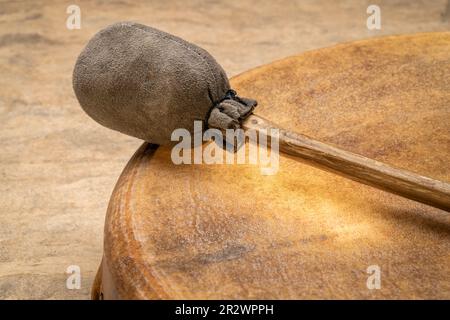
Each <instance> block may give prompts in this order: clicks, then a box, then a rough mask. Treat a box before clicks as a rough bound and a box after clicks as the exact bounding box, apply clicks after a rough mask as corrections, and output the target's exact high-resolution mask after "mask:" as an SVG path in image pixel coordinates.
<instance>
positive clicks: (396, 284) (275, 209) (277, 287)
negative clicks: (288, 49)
mask: <svg viewBox="0 0 450 320" xmlns="http://www.w3.org/2000/svg"><path fill="white" fill-rule="evenodd" d="M232 86H233V88H234V89H236V90H237V91H238V93H239V94H240V95H242V96H246V97H253V98H255V99H257V100H258V102H259V105H258V107H257V108H256V113H258V114H259V115H261V116H263V117H265V118H268V119H270V120H272V121H274V122H276V123H278V124H280V125H281V126H284V127H285V128H287V129H291V130H295V131H298V132H301V133H304V134H306V135H309V136H311V137H314V138H316V139H318V140H322V141H324V142H328V143H332V144H335V145H337V146H339V147H341V148H344V149H346V150H349V151H352V152H355V153H359V154H362V155H365V156H367V157H372V158H374V159H377V160H381V161H385V162H387V163H389V164H392V165H395V166H398V167H400V168H404V169H408V170H411V171H414V172H418V173H422V174H424V175H428V176H430V177H433V178H437V179H441V180H444V181H450V166H449V161H450V33H429V34H418V35H407V36H395V37H386V38H380V39H373V40H367V41H359V42H354V43H350V44H342V45H337V46H335V47H331V48H326V49H321V50H317V51H311V52H306V53H304V54H301V55H299V56H295V57H290V58H287V59H284V60H281V61H278V62H274V63H272V64H269V65H266V66H262V67H259V68H256V69H254V70H251V71H248V72H245V73H243V74H241V75H239V76H237V77H235V78H234V79H232ZM170 156H171V150H170V149H169V148H167V147H160V148H158V147H156V146H153V145H149V144H144V145H143V146H142V147H141V148H140V149H139V150H138V151H137V153H136V154H135V155H134V156H133V158H132V159H131V160H130V162H129V164H128V166H127V167H126V169H125V170H124V172H123V174H122V176H121V177H120V179H119V181H118V183H117V186H116V188H115V190H114V193H113V195H112V199H111V202H110V206H109V209H108V214H107V220H106V226H105V256H104V261H103V263H104V265H103V273H105V270H107V273H108V275H107V277H108V279H109V280H108V286H109V288H110V289H111V290H113V291H114V295H112V294H111V293H105V294H110V296H111V297H112V296H114V297H118V298H126V299H131V298H139V299H143V298H149V299H154V298H173V299H298V298H327V299H328V298H338V299H343V298H352V299H355V298H362V299H366V298H449V292H450V279H449V272H450V270H449V269H450V257H449V252H450V241H449V240H450V219H449V218H448V217H449V215H448V214H446V213H444V212H443V211H440V210H438V209H434V208H431V207H428V206H426V205H422V204H419V203H415V202H413V201H410V200H406V199H403V198H400V197H397V196H394V195H390V194H388V193H385V192H382V191H378V190H376V189H373V188H371V187H367V186H364V185H361V184H359V183H356V182H353V181H349V180H347V179H345V178H341V177H339V176H337V175H334V174H331V173H328V172H324V171H321V170H319V169H316V168H313V167H310V166H308V165H305V164H302V163H299V162H297V161H295V160H292V159H290V158H287V157H284V156H282V155H281V156H280V165H279V170H278V172H277V173H276V174H275V175H262V174H261V171H260V168H259V167H258V166H256V165H249V164H245V165H238V164H235V165H206V164H202V165H175V164H173V163H172V161H171V157H170ZM377 268H378V269H379V270H380V280H381V283H380V285H381V288H380V289H376V288H375V289H374V287H373V286H371V281H372V280H371V279H370V276H371V275H373V274H374V273H373V272H375V271H374V270H378V269H377ZM105 277H106V276H105ZM108 290H109V289H108ZM108 290H107V291H108ZM109 292H112V291H109Z"/></svg>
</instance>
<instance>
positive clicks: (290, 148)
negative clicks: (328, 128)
mask: <svg viewBox="0 0 450 320" xmlns="http://www.w3.org/2000/svg"><path fill="white" fill-rule="evenodd" d="M242 127H243V129H244V130H249V129H253V130H256V131H258V132H260V131H261V130H263V131H262V132H263V133H264V132H267V136H268V137H271V132H270V129H271V128H274V129H278V130H279V131H278V132H279V137H278V141H279V148H280V151H281V152H283V153H286V154H288V155H291V156H293V157H295V158H297V159H301V160H304V161H306V162H307V163H309V164H311V165H313V166H316V167H319V168H322V169H325V170H328V171H331V172H334V173H337V174H339V175H342V176H344V177H347V178H349V179H352V180H355V181H358V182H361V183H363V184H367V185H369V186H372V187H375V188H378V189H381V190H384V191H387V192H391V193H394V194H397V195H399V196H402V197H405V198H408V199H411V200H415V201H418V202H421V203H425V204H427V205H430V206H433V207H436V208H439V209H442V210H445V211H450V184H449V183H446V182H442V181H439V180H435V179H431V178H428V177H424V176H421V175H418V174H415V173H412V172H409V171H407V170H403V169H398V168H394V167H392V166H389V165H387V164H384V163H382V162H379V161H376V160H373V159H369V158H366V157H363V156H360V155H357V154H354V153H351V152H348V151H344V150H341V149H339V148H336V147H333V146H331V145H328V144H326V143H323V142H319V141H316V140H314V139H311V138H309V137H307V136H304V135H302V134H298V133H295V132H290V131H287V130H284V129H282V128H279V127H278V126H277V125H275V124H274V123H271V122H270V121H268V120H266V119H264V118H262V117H260V116H257V115H255V114H252V115H250V116H249V117H248V118H247V119H246V120H245V121H244V122H243V123H242ZM274 138H276V137H274ZM268 140H269V142H270V139H268Z"/></svg>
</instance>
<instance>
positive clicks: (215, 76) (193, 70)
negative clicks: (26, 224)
mask: <svg viewBox="0 0 450 320" xmlns="http://www.w3.org/2000/svg"><path fill="white" fill-rule="evenodd" d="M73 88H74V90H75V94H76V96H77V98H78V101H79V103H80V105H81V106H82V108H83V109H84V111H86V113H87V114H88V115H89V116H91V117H92V118H93V119H94V120H95V121H97V122H99V123H100V124H102V125H104V126H105V127H108V128H111V129H114V130H117V131H120V132H122V133H125V134H128V135H131V136H134V137H137V138H140V139H143V140H146V141H148V142H151V143H155V144H161V145H165V144H171V143H172V142H171V141H170V137H171V134H172V132H173V131H174V130H175V129H178V128H185V129H187V130H189V131H190V132H191V133H193V128H194V121H195V120H201V121H203V122H204V124H205V125H204V126H203V127H207V126H206V125H207V124H208V119H211V120H210V121H211V123H212V124H213V125H214V127H219V128H223V129H226V128H238V127H239V122H240V121H241V120H242V119H243V118H245V117H246V116H247V115H248V114H250V113H251V111H252V110H253V108H254V107H255V106H256V101H254V100H251V99H245V98H239V97H237V96H236V95H235V94H234V93H233V91H232V90H231V88H230V84H229V82H228V78H227V76H226V74H225V71H224V70H223V69H222V67H221V66H220V65H219V64H218V63H217V62H216V60H214V58H213V57H212V56H211V55H210V54H209V53H208V52H206V51H205V50H203V49H201V48H199V47H198V46H196V45H194V44H192V43H189V42H187V41H184V40H183V39H180V38H178V37H175V36H173V35H170V34H168V33H165V32H162V31H159V30H157V29H154V28H150V27H147V26H144V25H141V24H138V23H133V22H120V23H116V24H113V25H111V26H109V27H107V28H105V29H104V30H101V31H100V32H98V33H97V34H96V35H95V36H94V37H93V38H92V39H91V40H90V41H89V43H88V44H87V46H86V48H85V49H84V50H83V52H82V53H81V54H80V56H79V57H78V60H77V62H76V65H75V69H74V71H73Z"/></svg>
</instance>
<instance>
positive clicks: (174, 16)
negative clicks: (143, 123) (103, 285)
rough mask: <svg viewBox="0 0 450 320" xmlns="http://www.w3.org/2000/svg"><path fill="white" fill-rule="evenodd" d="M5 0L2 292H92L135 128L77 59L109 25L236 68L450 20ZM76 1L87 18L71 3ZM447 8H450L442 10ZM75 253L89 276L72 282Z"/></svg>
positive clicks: (309, 6)
mask: <svg viewBox="0 0 450 320" xmlns="http://www.w3.org/2000/svg"><path fill="white" fill-rule="evenodd" d="M371 3H375V1H350V0H347V1H331V0H330V1H323V0H322V1H313V0H310V1H254V0H253V1H219V0H212V1H181V0H180V1H170V0H167V1H128V0H117V1H106V0H104V1H102V0H96V1H51V0H46V1H31V0H30V1H4V0H1V1H0V75H1V76H0V123H1V126H0V148H1V149H0V150H1V152H0V299H87V298H89V291H90V286H91V284H92V281H93V278H94V275H95V272H96V269H97V266H98V264H99V262H100V259H101V255H102V232H103V221H104V214H105V211H106V207H107V204H108V199H109V196H110V194H111V191H112V189H113V187H114V184H115V182H116V180H117V178H118V176H119V174H120V172H121V171H122V169H123V167H124V166H125V164H126V162H127V161H128V159H129V158H130V157H131V155H132V154H133V152H134V151H135V149H136V148H137V147H138V146H139V145H140V144H141V141H138V140H136V139H134V138H131V137H127V136H124V135H121V134H119V133H117V132H114V131H111V130H108V129H105V128H103V127H100V126H99V125H97V124H96V123H95V122H94V121H92V120H91V119H90V118H88V116H87V115H85V114H84V113H83V111H82V110H81V108H80V107H79V105H78V103H77V101H76V99H75V96H74V94H73V91H72V84H71V76H72V68H73V65H74V62H75V60H76V58H77V55H78V54H79V52H80V51H81V50H82V48H83V46H84V45H85V43H86V42H87V41H88V39H89V38H90V37H91V36H92V35H93V34H94V33H95V32H96V31H98V30H99V29H101V28H103V27H104V26H106V25H108V24H111V23H113V22H117V21H120V20H133V21H137V22H140V23H143V24H147V25H150V26H154V27H157V28H160V29H162V30H165V31H168V32H170V33H173V34H176V35H178V36H181V37H182V38H185V39H187V40H189V41H191V42H194V43H196V44H198V45H200V46H202V47H204V48H205V49H207V50H208V51H210V52H211V53H212V54H213V55H214V56H215V57H216V59H217V60H218V61H219V63H220V64H222V65H223V66H224V68H225V70H227V72H228V75H229V76H233V75H236V74H238V73H240V72H243V71H245V70H247V69H249V68H252V67H255V66H258V65H261V64H265V63H269V62H271V61H273V60H275V59H280V58H282V57H285V56H289V55H293V54H297V53H300V52H303V51H305V50H311V49H316V48H321V47H324V46H329V45H332V44H335V43H339V42H346V41H351V40H356V39H363V38H369V37H376V36H381V35H387V34H400V33H413V32H425V31H443V30H450V22H449V20H450V10H448V3H447V1H446V0H433V1H430V0H423V1H414V0H404V1H400V0H397V1H395V0H393V1H376V4H378V5H379V6H380V7H381V11H382V12H381V14H382V30H380V31H369V30H367V28H366V18H367V16H368V15H367V14H366V8H367V6H368V5H369V4H371ZM70 4H77V5H79V6H80V8H81V16H82V22H81V30H68V29H67V28H66V19H67V16H68V15H67V13H66V8H67V6H68V5H70ZM446 10H447V11H446ZM69 265H79V266H80V267H81V271H82V288H81V289H80V290H68V289H66V287H65V281H66V278H67V275H66V274H65V270H66V268H67V267H68V266H69Z"/></svg>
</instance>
